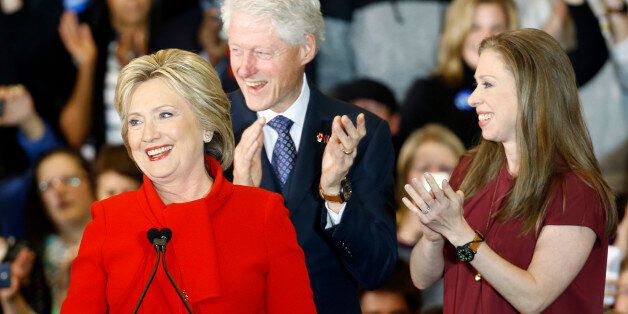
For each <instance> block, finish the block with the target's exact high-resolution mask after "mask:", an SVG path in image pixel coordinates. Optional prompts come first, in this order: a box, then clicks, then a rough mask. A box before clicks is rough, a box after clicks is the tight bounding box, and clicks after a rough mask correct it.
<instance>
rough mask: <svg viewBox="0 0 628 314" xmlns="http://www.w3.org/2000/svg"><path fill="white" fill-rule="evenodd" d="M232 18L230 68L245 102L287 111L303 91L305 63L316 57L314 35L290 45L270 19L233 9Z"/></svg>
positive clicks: (255, 107) (251, 105) (253, 105)
mask: <svg viewBox="0 0 628 314" xmlns="http://www.w3.org/2000/svg"><path fill="white" fill-rule="evenodd" d="M230 22H231V23H230V28H229V30H228V34H229V50H230V53H231V56H230V57H231V68H232V69H233V73H234V75H235V78H236V80H237V82H238V85H239V86H240V89H241V90H242V94H244V98H245V100H246V105H247V106H248V107H249V109H251V110H253V111H262V110H266V109H272V110H273V111H275V112H278V113H279V112H284V111H286V109H288V108H289V107H290V106H291V105H292V103H294V101H295V100H296V99H297V98H298V97H299V94H300V93H301V86H302V84H303V71H304V66H305V64H307V63H308V62H310V61H311V60H312V59H313V58H314V54H315V50H316V49H315V40H314V39H313V36H310V35H308V36H307V39H308V40H306V44H304V45H298V46H291V45H289V44H288V43H286V42H284V41H283V40H282V39H281V38H279V35H278V34H277V31H276V30H275V27H274V26H273V25H272V23H271V21H270V19H260V18H256V17H253V16H250V15H247V14H243V13H240V12H234V14H233V16H232V17H231V21H230Z"/></svg>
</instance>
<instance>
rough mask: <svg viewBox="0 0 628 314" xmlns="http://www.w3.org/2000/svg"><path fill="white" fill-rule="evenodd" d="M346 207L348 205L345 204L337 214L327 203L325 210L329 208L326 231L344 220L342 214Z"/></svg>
mask: <svg viewBox="0 0 628 314" xmlns="http://www.w3.org/2000/svg"><path fill="white" fill-rule="evenodd" d="M346 207H347V203H343V204H342V208H341V209H340V210H339V211H338V213H337V214H336V212H334V211H333V210H331V208H329V206H328V204H327V202H325V208H327V224H326V225H325V229H329V228H331V227H333V226H335V225H337V224H339V223H340V221H341V220H342V213H344V211H345V208H346Z"/></svg>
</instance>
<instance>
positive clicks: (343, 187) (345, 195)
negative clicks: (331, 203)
mask: <svg viewBox="0 0 628 314" xmlns="http://www.w3.org/2000/svg"><path fill="white" fill-rule="evenodd" d="M352 193H353V189H352V188H351V183H350V182H349V180H347V179H343V180H342V182H340V197H341V198H342V201H343V202H346V201H348V200H349V199H351V194H352Z"/></svg>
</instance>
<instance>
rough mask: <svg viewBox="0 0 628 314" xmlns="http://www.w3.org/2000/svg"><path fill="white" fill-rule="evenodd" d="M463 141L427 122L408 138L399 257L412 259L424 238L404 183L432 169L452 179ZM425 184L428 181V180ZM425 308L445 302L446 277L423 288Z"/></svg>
mask: <svg viewBox="0 0 628 314" xmlns="http://www.w3.org/2000/svg"><path fill="white" fill-rule="evenodd" d="M464 152H465V150H464V145H462V142H461V141H460V139H458V137H456V135H455V134H453V132H451V131H450V130H449V129H447V128H445V127H443V126H441V125H438V124H428V125H426V126H424V127H422V128H420V129H418V130H416V131H414V132H412V134H411V135H410V137H408V139H406V141H405V143H404V144H403V146H402V147H401V150H400V151H399V155H398V156H397V182H396V190H397V191H396V194H395V196H396V200H397V244H398V248H397V250H398V252H399V259H401V260H403V261H405V262H406V263H409V262H410V253H411V252H412V248H413V247H414V245H415V244H416V243H417V241H418V240H419V239H420V238H421V235H422V233H421V223H420V222H419V220H418V219H417V218H416V216H415V215H414V214H413V213H412V212H411V211H410V210H409V209H408V207H406V206H405V205H404V204H403V202H402V198H403V197H407V196H408V195H407V193H406V192H405V190H404V186H405V185H406V184H408V183H410V182H411V180H412V178H422V177H423V176H422V174H423V173H426V172H429V173H432V174H433V175H434V176H438V177H439V178H441V179H449V176H450V175H451V172H452V171H453V170H454V168H455V167H456V166H457V165H458V160H459V159H460V157H461V156H462V155H463V154H464ZM421 181H423V184H426V182H425V180H421ZM422 298H423V305H422V310H427V309H433V308H439V307H442V305H443V281H442V280H439V281H438V282H436V283H435V284H433V285H432V286H431V287H429V288H427V289H424V290H423V291H422Z"/></svg>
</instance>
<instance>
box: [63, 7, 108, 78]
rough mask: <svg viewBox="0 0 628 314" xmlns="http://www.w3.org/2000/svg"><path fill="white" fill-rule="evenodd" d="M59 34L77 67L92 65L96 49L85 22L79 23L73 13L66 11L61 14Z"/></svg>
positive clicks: (94, 60)
mask: <svg viewBox="0 0 628 314" xmlns="http://www.w3.org/2000/svg"><path fill="white" fill-rule="evenodd" d="M59 35H60V36H61V40H62V41H63V45H64V46H65V49H67V50H68V52H69V53H70V54H71V55H72V58H73V59H74V61H75V62H76V63H77V65H78V66H79V67H81V66H94V63H95V62H96V54H97V51H98V50H97V48H96V43H95V42H94V37H93V36H92V31H91V30H90V28H89V26H88V25H87V24H79V21H78V17H77V16H76V14H75V13H73V12H69V11H66V12H64V13H63V14H62V15H61V21H60V22H59Z"/></svg>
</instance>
